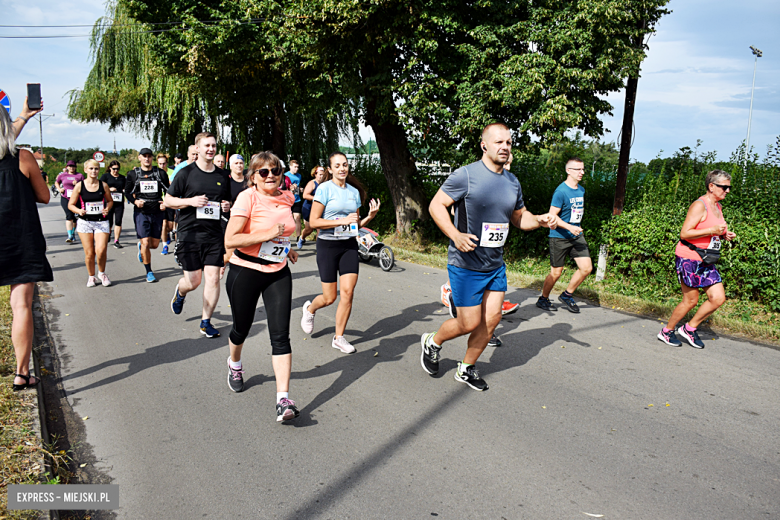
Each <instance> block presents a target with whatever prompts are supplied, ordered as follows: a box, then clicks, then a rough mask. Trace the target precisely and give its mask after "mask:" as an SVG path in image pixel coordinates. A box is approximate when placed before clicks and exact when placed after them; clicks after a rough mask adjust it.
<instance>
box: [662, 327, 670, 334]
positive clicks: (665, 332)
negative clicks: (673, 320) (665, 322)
mask: <svg viewBox="0 0 780 520" xmlns="http://www.w3.org/2000/svg"><path fill="white" fill-rule="evenodd" d="M663 330H664V334H668V333H670V332H672V329H667V328H666V327H664V329H663Z"/></svg>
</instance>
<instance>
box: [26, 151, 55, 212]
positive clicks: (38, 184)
mask: <svg viewBox="0 0 780 520" xmlns="http://www.w3.org/2000/svg"><path fill="white" fill-rule="evenodd" d="M19 169H20V170H22V173H23V174H24V176H25V177H27V178H28V179H30V184H31V185H32V189H33V193H34V194H35V201H36V202H40V203H41V204H48V203H49V199H50V198H51V192H50V191H49V187H48V186H47V185H46V182H45V181H44V180H43V176H42V175H41V170H40V168H38V163H37V162H36V161H35V157H33V154H31V153H30V152H28V151H27V150H19Z"/></svg>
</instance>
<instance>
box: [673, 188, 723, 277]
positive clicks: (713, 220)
mask: <svg viewBox="0 0 780 520" xmlns="http://www.w3.org/2000/svg"><path fill="white" fill-rule="evenodd" d="M698 200H700V201H701V202H702V204H704V212H705V217H704V220H703V221H701V222H699V223H698V224H696V225H695V226H694V228H693V229H707V228H709V227H712V226H717V225H720V224H723V225H725V224H726V220H725V219H724V218H723V208H721V206H720V204H718V209H719V210H720V217H717V216H716V215H715V212H714V211H712V208H711V207H709V205H708V204H707V200H706V199H705V198H704V197H701V198H699V199H698ZM727 229H728V228H727ZM724 233H725V231H724ZM713 236H714V235H707V236H704V237H699V238H692V239H690V240H688V242H690V243H691V244H693V245H695V246H696V247H698V248H700V249H707V248H708V247H709V245H710V240H712V237H713ZM674 254H675V255H677V256H679V257H680V258H687V259H688V260H696V261H697V262H701V256H699V253H697V252H696V251H694V250H692V249H690V248H689V247H688V246H684V245H683V244H682V242H679V241H678V242H677V247H676V248H675V249H674Z"/></svg>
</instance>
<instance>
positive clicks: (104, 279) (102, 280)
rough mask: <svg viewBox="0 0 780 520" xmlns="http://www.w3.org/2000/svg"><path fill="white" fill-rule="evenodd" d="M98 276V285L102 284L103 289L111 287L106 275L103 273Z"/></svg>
mask: <svg viewBox="0 0 780 520" xmlns="http://www.w3.org/2000/svg"><path fill="white" fill-rule="evenodd" d="M99 276H100V283H102V284H103V287H108V286H109V285H111V280H109V279H108V275H107V274H106V273H103V274H101V275H99Z"/></svg>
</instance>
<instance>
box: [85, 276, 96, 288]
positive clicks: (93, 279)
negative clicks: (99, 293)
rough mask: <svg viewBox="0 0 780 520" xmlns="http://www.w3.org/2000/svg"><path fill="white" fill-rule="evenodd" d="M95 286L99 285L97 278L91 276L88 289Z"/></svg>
mask: <svg viewBox="0 0 780 520" xmlns="http://www.w3.org/2000/svg"><path fill="white" fill-rule="evenodd" d="M95 285H97V278H95V277H94V276H90V277H89V279H88V280H87V287H95Z"/></svg>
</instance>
